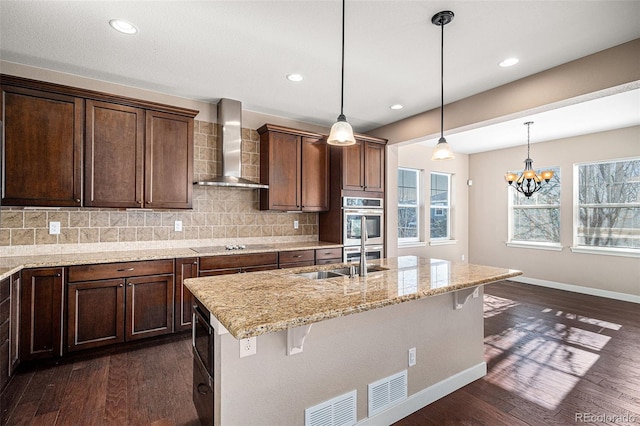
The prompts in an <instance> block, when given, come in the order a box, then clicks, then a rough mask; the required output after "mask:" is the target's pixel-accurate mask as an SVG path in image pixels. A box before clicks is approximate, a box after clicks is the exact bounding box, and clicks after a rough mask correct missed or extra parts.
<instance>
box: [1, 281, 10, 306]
mask: <svg viewBox="0 0 640 426" xmlns="http://www.w3.org/2000/svg"><path fill="white" fill-rule="evenodd" d="M10 294H11V280H10V279H9V278H5V279H4V280H2V281H0V302H2V301H3V300H4V299H8V298H9V295H10Z"/></svg>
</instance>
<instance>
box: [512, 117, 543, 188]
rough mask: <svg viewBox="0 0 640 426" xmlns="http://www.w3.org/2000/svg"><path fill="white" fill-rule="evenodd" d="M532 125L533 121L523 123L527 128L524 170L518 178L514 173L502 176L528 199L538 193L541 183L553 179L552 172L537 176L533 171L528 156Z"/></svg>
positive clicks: (531, 162) (531, 161)
mask: <svg viewBox="0 0 640 426" xmlns="http://www.w3.org/2000/svg"><path fill="white" fill-rule="evenodd" d="M532 124H533V121H527V122H526V123H524V125H525V126H527V158H526V159H525V160H524V170H523V171H522V174H521V175H520V176H518V175H516V174H515V173H511V172H509V173H506V174H505V175H504V179H505V180H506V181H507V183H508V184H509V185H511V186H513V187H514V188H515V189H516V191H518V192H520V193H521V194H524V196H525V197H527V198H529V197H531V196H532V195H533V194H534V193H536V192H538V191H540V188H542V181H543V180H544V181H545V182H547V183H549V181H550V180H551V178H552V177H553V171H551V170H546V171H544V172H542V173H540V174H539V175H538V174H536V171H535V170H533V160H532V159H531V156H530V149H531V147H530V142H529V136H530V133H529V130H530V126H531V125H532Z"/></svg>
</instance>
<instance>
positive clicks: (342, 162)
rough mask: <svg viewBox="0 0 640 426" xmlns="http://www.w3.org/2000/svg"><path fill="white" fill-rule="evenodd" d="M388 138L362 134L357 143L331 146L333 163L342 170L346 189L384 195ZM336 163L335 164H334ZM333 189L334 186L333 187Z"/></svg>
mask: <svg viewBox="0 0 640 426" xmlns="http://www.w3.org/2000/svg"><path fill="white" fill-rule="evenodd" d="M385 144H386V140H384V139H377V138H372V137H368V136H367V137H365V136H362V135H357V136H356V143H355V145H350V146H345V147H332V148H331V165H332V167H335V168H336V173H340V170H341V171H342V173H341V175H342V176H341V177H342V184H341V185H338V186H339V187H340V189H342V190H344V191H364V192H376V193H379V196H381V197H382V196H383V195H384V178H385ZM334 165H335V166H334ZM332 189H333V188H332Z"/></svg>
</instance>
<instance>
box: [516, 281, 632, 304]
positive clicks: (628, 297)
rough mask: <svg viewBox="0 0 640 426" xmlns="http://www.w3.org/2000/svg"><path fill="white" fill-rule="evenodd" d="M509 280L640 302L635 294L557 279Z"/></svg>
mask: <svg viewBox="0 0 640 426" xmlns="http://www.w3.org/2000/svg"><path fill="white" fill-rule="evenodd" d="M509 281H516V282H519V283H524V284H532V285H538V286H541V287H549V288H555V289H557V290H566V291H572V292H574V293H582V294H588V295H591V296H599V297H606V298H607V299H616V300H622V301H624V302H632V303H640V296H635V295H633V294H627V293H618V292H617V291H609V290H601V289H599V288H592V287H583V286H579V285H573V284H564V283H558V282H555V281H546V280H539V279H537V278H527V277H522V276H519V277H513V278H509Z"/></svg>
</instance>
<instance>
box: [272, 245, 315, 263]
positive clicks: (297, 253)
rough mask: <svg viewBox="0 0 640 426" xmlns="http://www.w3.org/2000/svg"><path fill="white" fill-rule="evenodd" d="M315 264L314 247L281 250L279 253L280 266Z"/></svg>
mask: <svg viewBox="0 0 640 426" xmlns="http://www.w3.org/2000/svg"><path fill="white" fill-rule="evenodd" d="M314 264H315V251H314V250H313V249H309V250H291V251H281V252H279V253H278V266H279V267H280V268H297V267H299V266H311V265H314Z"/></svg>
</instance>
